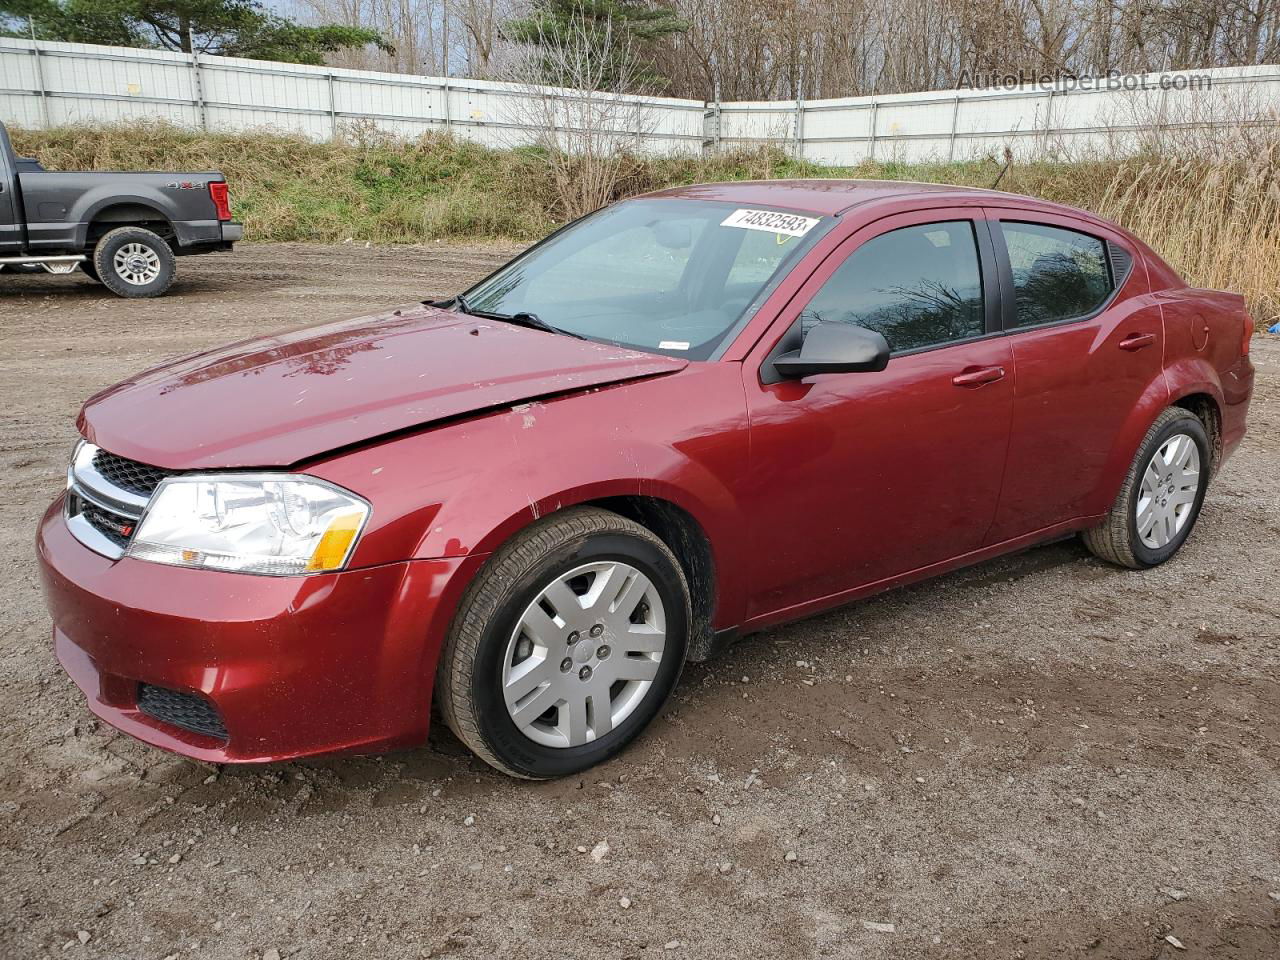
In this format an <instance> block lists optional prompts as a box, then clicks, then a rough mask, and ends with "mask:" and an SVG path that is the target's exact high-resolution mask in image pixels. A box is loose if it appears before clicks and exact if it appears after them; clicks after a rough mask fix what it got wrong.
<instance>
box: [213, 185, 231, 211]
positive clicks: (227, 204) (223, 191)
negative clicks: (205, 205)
mask: <svg viewBox="0 0 1280 960" xmlns="http://www.w3.org/2000/svg"><path fill="white" fill-rule="evenodd" d="M209 197H210V199H212V200H213V209H214V210H216V211H217V213H218V219H219V220H230V219H231V194H230V193H229V192H228V191H227V185H226V183H221V182H214V183H210V184H209Z"/></svg>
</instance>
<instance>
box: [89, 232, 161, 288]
mask: <svg viewBox="0 0 1280 960" xmlns="http://www.w3.org/2000/svg"><path fill="white" fill-rule="evenodd" d="M93 268H94V272H95V273H97V275H98V279H99V280H101V281H102V284H103V286H105V287H106V288H107V289H108V290H110V291H111V292H112V293H114V294H115V295H116V296H118V297H128V298H131V299H133V298H140V297H158V296H160V295H162V294H163V293H164V292H165V291H166V290H168V289H169V285H170V284H172V283H173V278H174V276H175V274H176V273H177V258H176V257H175V256H174V255H173V250H172V249H171V248H170V246H169V244H167V243H166V242H165V241H164V238H163V237H161V236H160V235H159V234H157V233H152V232H151V231H150V230H144V229H143V228H142V227H117V228H116V229H115V230H112V231H110V232H108V233H106V234H104V235H103V237H102V239H101V240H99V241H98V245H97V246H96V247H94V248H93ZM85 272H86V273H87V272H88V271H85Z"/></svg>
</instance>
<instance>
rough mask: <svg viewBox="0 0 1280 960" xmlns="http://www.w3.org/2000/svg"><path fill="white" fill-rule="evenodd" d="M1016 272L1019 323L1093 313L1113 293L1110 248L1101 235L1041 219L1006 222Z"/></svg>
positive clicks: (1003, 228) (1006, 239) (1011, 262)
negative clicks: (1069, 228) (1028, 221)
mask: <svg viewBox="0 0 1280 960" xmlns="http://www.w3.org/2000/svg"><path fill="white" fill-rule="evenodd" d="M1000 229H1001V231H1002V232H1003V233H1004V243H1005V246H1006V247H1007V248H1008V250H1009V266H1010V267H1011V268H1012V270H1013V289H1014V293H1015V295H1016V298H1017V321H1016V326H1018V327H1033V326H1038V325H1040V324H1045V323H1056V322H1057V321H1059V320H1071V319H1074V318H1076V317H1083V316H1086V315H1088V314H1090V313H1093V312H1094V311H1095V310H1097V309H1098V308H1099V307H1100V306H1102V304H1103V302H1104V301H1105V300H1106V299H1107V297H1109V296H1110V295H1111V290H1112V284H1111V273H1110V271H1109V270H1108V268H1107V246H1106V244H1105V243H1104V242H1103V241H1101V240H1099V239H1098V238H1097V237H1091V236H1089V235H1088V234H1087V233H1078V232H1077V231H1075V230H1064V229H1062V228H1061V227H1047V226H1044V225H1043V224H1039V223H1007V222H1001V224H1000Z"/></svg>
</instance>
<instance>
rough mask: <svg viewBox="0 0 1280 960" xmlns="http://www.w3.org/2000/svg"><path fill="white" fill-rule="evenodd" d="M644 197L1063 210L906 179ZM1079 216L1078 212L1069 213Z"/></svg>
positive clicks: (751, 185)
mask: <svg viewBox="0 0 1280 960" xmlns="http://www.w3.org/2000/svg"><path fill="white" fill-rule="evenodd" d="M644 196H646V197H685V198H688V199H691V200H719V201H725V202H728V203H739V204H749V205H754V206H766V207H782V208H785V209H788V210H795V211H797V212H803V213H816V214H818V215H820V216H824V217H829V216H839V215H840V214H842V213H844V212H846V211H847V210H849V209H851V208H853V207H857V206H860V205H862V204H864V203H871V202H873V201H877V200H889V199H905V198H910V197H920V198H923V197H928V198H929V201H930V202H931V203H936V204H938V205H939V206H944V205H945V201H946V200H947V199H948V198H961V197H962V198H963V199H964V200H965V201H966V202H968V203H973V202H974V200H975V198H977V199H981V198H984V197H985V198H988V199H990V201H991V202H992V203H993V204H995V203H999V204H1001V205H1008V202H1009V201H1010V200H1016V201H1017V202H1018V205H1019V206H1023V205H1025V206H1026V207H1028V208H1031V209H1040V210H1053V209H1058V210H1066V209H1069V208H1066V207H1063V206H1062V205H1060V204H1055V203H1049V202H1047V201H1044V200H1036V199H1034V198H1032V197H1024V196H1021V195H1019V194H1013V193H1005V192H1004V191H1001V190H984V189H982V188H980V187H962V186H958V185H956V184H951V183H914V182H912V181H909V180H825V179H816V178H815V179H809V180H736V181H732V182H728V183H698V184H693V185H691V186H687V187H671V188H669V189H667V190H658V191H655V192H653V193H647V194H644ZM1072 212H1073V213H1082V212H1083V211H1075V210H1073V211H1072Z"/></svg>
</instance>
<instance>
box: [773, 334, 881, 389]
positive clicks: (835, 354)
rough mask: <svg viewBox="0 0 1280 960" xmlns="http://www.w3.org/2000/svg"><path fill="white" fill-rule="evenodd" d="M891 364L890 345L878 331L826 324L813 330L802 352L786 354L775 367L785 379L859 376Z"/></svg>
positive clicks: (801, 347)
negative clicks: (861, 372) (821, 375)
mask: <svg viewBox="0 0 1280 960" xmlns="http://www.w3.org/2000/svg"><path fill="white" fill-rule="evenodd" d="M888 365H889V344H888V342H887V341H886V340H885V338H884V337H883V336H882V335H880V334H879V333H876V332H875V331H874V330H868V329H867V328H866V327H858V326H854V325H853V324H851V323H838V322H834V321H830V320H828V321H824V322H822V323H819V324H818V325H817V326H816V327H814V328H813V329H812V330H810V331H809V333H808V334H807V335H806V336H805V338H804V343H802V344H801V345H800V349H799V350H793V351H791V352H790V353H784V354H783V355H782V356H780V357H777V358H776V359H775V360H774V361H773V367H774V369H775V370H777V371H778V373H779V374H781V375H782V376H784V377H808V376H812V375H813V374H815V373H857V372H860V371H876V370H883V369H884V368H885V367H887V366H888Z"/></svg>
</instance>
